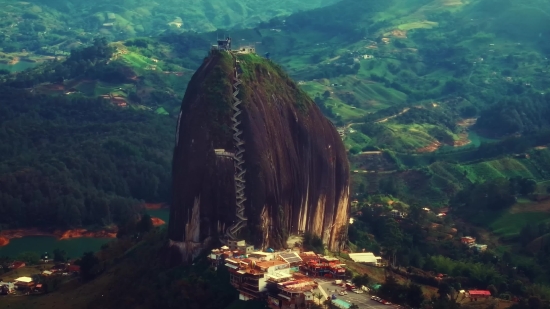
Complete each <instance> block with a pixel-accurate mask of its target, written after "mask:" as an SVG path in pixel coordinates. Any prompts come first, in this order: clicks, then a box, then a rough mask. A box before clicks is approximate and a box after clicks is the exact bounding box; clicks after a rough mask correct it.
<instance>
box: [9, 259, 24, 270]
mask: <svg viewBox="0 0 550 309" xmlns="http://www.w3.org/2000/svg"><path fill="white" fill-rule="evenodd" d="M21 267H25V262H21V261H15V262H13V264H11V267H10V268H13V269H18V268H21Z"/></svg>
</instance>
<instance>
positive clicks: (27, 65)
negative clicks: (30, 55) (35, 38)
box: [0, 61, 38, 73]
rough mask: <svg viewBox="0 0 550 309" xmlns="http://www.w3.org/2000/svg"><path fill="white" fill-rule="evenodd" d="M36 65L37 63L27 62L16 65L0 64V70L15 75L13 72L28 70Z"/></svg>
mask: <svg viewBox="0 0 550 309" xmlns="http://www.w3.org/2000/svg"><path fill="white" fill-rule="evenodd" d="M37 65H38V62H27V61H19V62H18V63H16V64H13V65H12V64H5V63H0V69H2V70H8V71H10V72H11V73H15V72H21V71H24V70H26V69H28V68H32V67H35V66H37Z"/></svg>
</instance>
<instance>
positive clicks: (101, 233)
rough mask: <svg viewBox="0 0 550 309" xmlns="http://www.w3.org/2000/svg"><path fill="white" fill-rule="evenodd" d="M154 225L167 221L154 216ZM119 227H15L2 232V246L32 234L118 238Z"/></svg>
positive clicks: (0, 240)
mask: <svg viewBox="0 0 550 309" xmlns="http://www.w3.org/2000/svg"><path fill="white" fill-rule="evenodd" d="M151 221H153V226H161V225H164V224H166V222H165V221H164V220H162V219H160V218H156V217H152V218H151ZM117 233H118V228H117V227H116V226H115V227H113V228H108V229H100V230H93V231H90V230H87V229H85V228H77V229H69V230H54V231H51V230H50V231H48V230H43V229H38V228H28V229H13V230H3V231H1V232H0V247H3V246H7V245H8V244H9V243H10V240H11V239H16V238H23V237H30V236H44V237H54V238H56V239H57V240H64V239H74V238H83V237H85V238H116V235H117Z"/></svg>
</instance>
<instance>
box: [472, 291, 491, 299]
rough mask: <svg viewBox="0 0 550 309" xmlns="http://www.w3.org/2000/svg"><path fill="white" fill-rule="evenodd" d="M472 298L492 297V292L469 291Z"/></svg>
mask: <svg viewBox="0 0 550 309" xmlns="http://www.w3.org/2000/svg"><path fill="white" fill-rule="evenodd" d="M468 295H469V296H470V298H481V297H490V296H491V292H489V291H487V290H468Z"/></svg>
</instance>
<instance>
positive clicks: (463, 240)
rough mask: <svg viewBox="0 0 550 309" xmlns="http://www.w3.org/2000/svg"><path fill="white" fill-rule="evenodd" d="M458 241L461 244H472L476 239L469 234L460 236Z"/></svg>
mask: <svg viewBox="0 0 550 309" xmlns="http://www.w3.org/2000/svg"><path fill="white" fill-rule="evenodd" d="M460 242H461V243H462V244H463V245H467V246H473V245H474V244H475V243H476V239H475V238H474V237H471V236H464V237H462V238H460Z"/></svg>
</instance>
